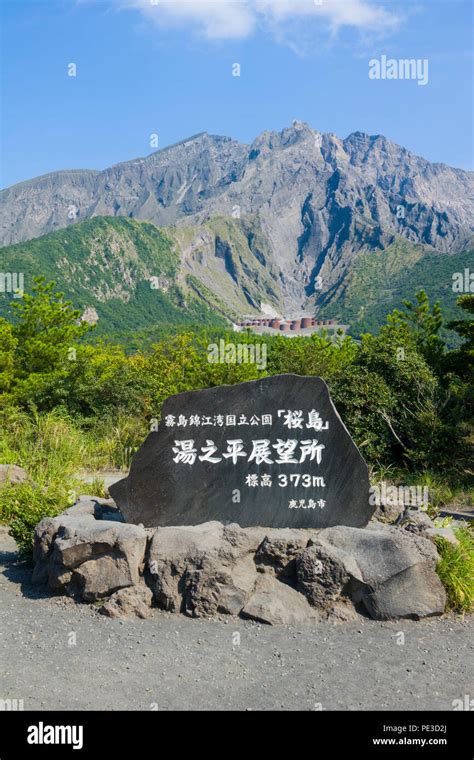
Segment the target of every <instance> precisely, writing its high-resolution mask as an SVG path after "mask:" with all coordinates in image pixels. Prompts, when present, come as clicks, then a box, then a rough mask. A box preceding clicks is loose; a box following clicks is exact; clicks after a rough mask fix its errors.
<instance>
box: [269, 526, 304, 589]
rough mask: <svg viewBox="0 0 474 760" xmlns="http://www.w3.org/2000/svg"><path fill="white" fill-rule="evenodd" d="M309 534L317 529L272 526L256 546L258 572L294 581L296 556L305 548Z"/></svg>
mask: <svg viewBox="0 0 474 760" xmlns="http://www.w3.org/2000/svg"><path fill="white" fill-rule="evenodd" d="M311 535H317V531H313V532H311V531H309V530H297V529H295V528H280V529H278V528H273V529H269V530H268V531H267V535H266V536H265V538H264V539H263V541H262V543H261V544H260V546H259V547H258V549H257V551H256V554H255V563H256V565H257V570H259V571H260V572H269V573H271V574H274V575H276V576H277V577H279V578H283V579H286V580H287V581H290V580H291V579H294V581H295V582H296V564H295V559H296V557H297V556H298V555H299V554H300V553H301V552H302V551H303V549H306V547H307V545H308V542H309V540H310V536H311Z"/></svg>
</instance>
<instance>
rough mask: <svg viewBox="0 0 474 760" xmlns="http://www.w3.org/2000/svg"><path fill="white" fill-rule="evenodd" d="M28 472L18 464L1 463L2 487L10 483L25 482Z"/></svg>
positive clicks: (0, 482) (0, 483)
mask: <svg viewBox="0 0 474 760" xmlns="http://www.w3.org/2000/svg"><path fill="white" fill-rule="evenodd" d="M26 480H29V478H28V473H27V472H26V471H25V470H24V469H23V467H18V465H16V464H0V488H1V487H2V486H4V485H7V484H9V483H24V482H25V481H26Z"/></svg>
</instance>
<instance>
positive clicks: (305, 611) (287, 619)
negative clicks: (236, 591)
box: [241, 574, 318, 625]
mask: <svg viewBox="0 0 474 760" xmlns="http://www.w3.org/2000/svg"><path fill="white" fill-rule="evenodd" d="M241 615H242V617H244V618H249V619H251V620H256V621H257V622H259V623H267V624H269V625H300V624H301V623H306V622H309V621H311V620H313V621H314V620H317V619H318V616H317V612H316V610H314V609H313V608H312V607H311V606H310V605H309V603H308V601H307V599H305V597H304V596H303V595H302V594H299V593H298V592H297V591H295V590H294V589H293V588H291V587H290V586H288V585H287V584H286V583H282V582H281V581H279V580H278V579H277V578H275V577H272V576H271V575H268V574H264V575H260V576H259V577H258V579H257V582H256V584H255V589H254V590H253V592H252V594H251V595H250V597H249V599H248V601H247V602H246V604H245V606H244V607H243V609H242V612H241Z"/></svg>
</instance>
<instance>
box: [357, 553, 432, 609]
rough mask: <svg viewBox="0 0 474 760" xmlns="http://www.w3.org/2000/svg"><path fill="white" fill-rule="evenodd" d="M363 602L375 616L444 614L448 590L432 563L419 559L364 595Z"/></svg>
mask: <svg viewBox="0 0 474 760" xmlns="http://www.w3.org/2000/svg"><path fill="white" fill-rule="evenodd" d="M363 602H364V605H365V606H366V608H367V610H368V612H369V614H370V616H371V617H373V618H374V619H375V620H394V619H396V618H413V619H415V620H418V619H420V618H424V617H430V616H433V615H442V614H443V612H444V610H445V607H446V592H445V590H444V587H443V584H442V583H441V581H440V579H439V578H438V576H437V575H436V573H435V571H434V569H433V567H432V565H430V564H429V563H428V562H419V563H418V564H416V565H411V566H410V567H407V568H406V569H405V570H403V571H402V572H400V573H398V574H397V575H393V576H392V577H391V578H389V579H388V580H387V581H385V583H383V584H382V585H380V586H378V587H377V588H376V589H375V590H374V591H373V592H372V593H368V594H366V595H364V597H363Z"/></svg>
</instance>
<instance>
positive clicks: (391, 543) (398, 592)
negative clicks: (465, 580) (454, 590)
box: [319, 524, 446, 620]
mask: <svg viewBox="0 0 474 760" xmlns="http://www.w3.org/2000/svg"><path fill="white" fill-rule="evenodd" d="M319 540H320V541H321V542H323V543H324V544H329V545H330V546H332V547H333V548H335V549H337V550H339V551H342V552H344V554H347V555H350V556H351V558H352V560H353V561H354V562H355V564H356V566H357V568H358V573H354V572H353V571H350V572H349V574H350V575H351V584H350V591H349V593H350V594H351V598H352V600H353V602H354V603H356V604H357V603H359V602H361V603H362V604H363V605H364V606H365V608H366V610H367V612H368V613H369V614H370V615H371V617H373V618H375V619H378V620H387V619H392V618H393V619H395V618H404V617H408V618H419V617H426V616H429V615H440V614H442V613H443V611H444V608H445V604H446V593H445V591H444V588H443V586H442V584H441V582H440V580H439V578H438V576H437V574H436V562H437V560H438V554H437V551H436V547H435V546H434V544H433V542H432V541H430V540H428V539H425V538H422V537H421V536H419V535H415V534H411V533H407V532H406V531H404V530H401V529H399V528H396V527H392V526H384V525H382V524H379V525H377V526H375V525H371V526H370V527H369V528H367V529H354V528H348V527H343V526H339V527H336V528H328V529H327V530H324V531H321V533H320V536H319Z"/></svg>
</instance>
